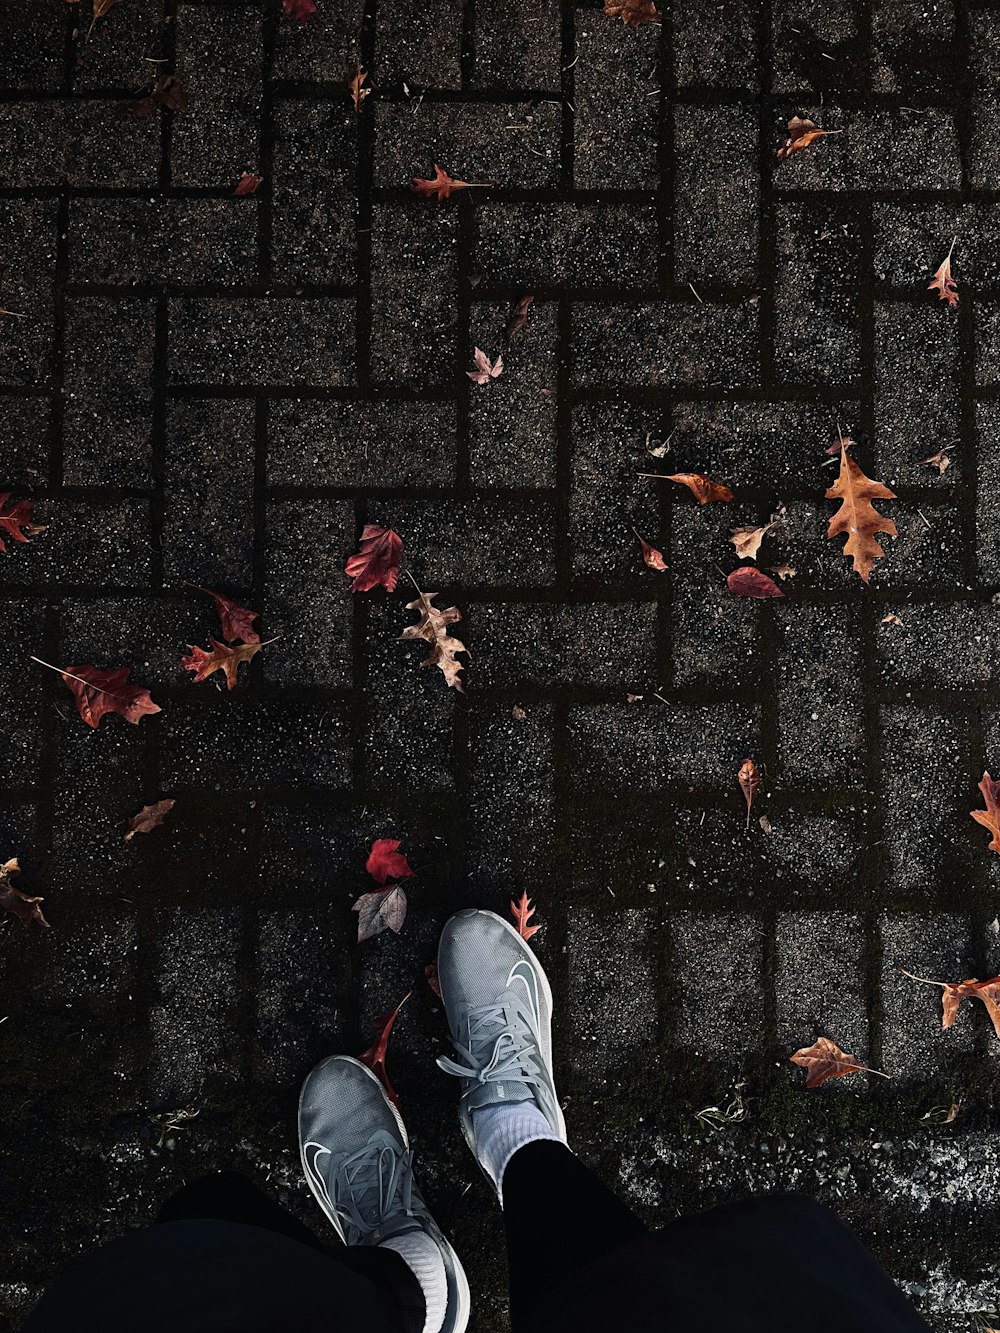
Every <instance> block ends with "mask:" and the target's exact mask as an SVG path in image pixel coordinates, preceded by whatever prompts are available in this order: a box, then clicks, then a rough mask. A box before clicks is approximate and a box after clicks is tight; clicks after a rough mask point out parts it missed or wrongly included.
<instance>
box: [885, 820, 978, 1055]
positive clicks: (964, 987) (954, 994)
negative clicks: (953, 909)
mask: <svg viewBox="0 0 1000 1333" xmlns="http://www.w3.org/2000/svg"><path fill="white" fill-rule="evenodd" d="M992 845H993V844H992V843H991V844H990V846H991V847H992ZM899 970H900V972H902V974H903V976H904V977H909V978H910V980H911V981H921V982H923V984H924V985H925V986H940V987H941V1026H942V1028H950V1027H951V1026H952V1025H953V1024H954V1022H955V1019H956V1017H957V1016H958V1007H959V1005H960V1004H961V1003H962V1001H963V1000H964V999H967V998H968V999H973V1000H982V1002H983V1004H984V1005H985V1006H986V1012H987V1013H988V1014H989V1016H990V1021H991V1022H992V1024H993V1030H994V1032H996V1034H997V1036H998V1037H1000V977H991V978H990V979H989V981H977V980H976V978H975V977H970V978H969V979H968V981H932V980H931V979H930V977H918V976H916V974H915V973H913V972H907V970H906V968H905V967H901V968H900V969H899Z"/></svg>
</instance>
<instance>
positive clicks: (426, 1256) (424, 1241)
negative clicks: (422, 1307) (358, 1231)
mask: <svg viewBox="0 0 1000 1333" xmlns="http://www.w3.org/2000/svg"><path fill="white" fill-rule="evenodd" d="M381 1248H382V1249H383V1250H395V1251H396V1253H397V1254H399V1255H401V1256H402V1257H403V1259H404V1260H405V1261H406V1266H407V1268H409V1270H410V1271H411V1272H412V1274H413V1276H414V1277H415V1278H416V1279H417V1281H418V1282H419V1283H420V1290H421V1291H422V1292H423V1293H424V1301H425V1303H426V1305H427V1318H426V1319H425V1320H424V1333H440V1329H441V1325H442V1324H443V1323H444V1317H445V1314H446V1313H447V1311H448V1278H447V1276H446V1275H445V1271H444V1260H443V1259H442V1257H441V1251H440V1250H439V1249H438V1247H437V1244H436V1243H435V1241H434V1240H432V1239H431V1237H430V1236H428V1234H427V1232H426V1231H405V1232H404V1233H403V1234H402V1235H401V1236H393V1237H392V1239H391V1240H384V1241H383V1242H382V1246H381Z"/></svg>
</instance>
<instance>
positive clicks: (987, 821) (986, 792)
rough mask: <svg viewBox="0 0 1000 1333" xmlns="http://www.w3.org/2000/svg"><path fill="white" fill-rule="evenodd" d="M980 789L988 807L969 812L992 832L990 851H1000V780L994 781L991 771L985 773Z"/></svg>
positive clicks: (977, 821) (978, 822)
mask: <svg viewBox="0 0 1000 1333" xmlns="http://www.w3.org/2000/svg"><path fill="white" fill-rule="evenodd" d="M979 790H980V791H981V792H982V793H983V802H984V804H985V806H986V809H985V810H970V811H969V814H970V815H971V816H972V818H973V819H974V820H975V821H976V823H977V824H982V826H983V828H987V829H989V831H990V833H991V834H992V837H991V838H990V842H989V848H990V851H991V852H1000V782H994V781H993V779H992V778H991V777H990V775H989V773H984V774H983V780H982V782H980V784H979Z"/></svg>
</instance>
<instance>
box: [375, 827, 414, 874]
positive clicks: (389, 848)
mask: <svg viewBox="0 0 1000 1333" xmlns="http://www.w3.org/2000/svg"><path fill="white" fill-rule="evenodd" d="M399 847H400V843H399V839H398V838H376V839H375V841H374V842H373V843H372V849H371V851H370V852H369V853H368V860H367V861H366V862H365V869H366V870H367V871H368V873H369V875H371V877H372V879H373V880H374V881H375V883H376V884H385V883H386V881H387V880H390V879H407V878H408V877H409V876H410V875H412V874H413V871H412V870H411V869H410V863H409V861H407V859H406V857H405V856H404V855H403V853H402V852H401V851H400V850H399Z"/></svg>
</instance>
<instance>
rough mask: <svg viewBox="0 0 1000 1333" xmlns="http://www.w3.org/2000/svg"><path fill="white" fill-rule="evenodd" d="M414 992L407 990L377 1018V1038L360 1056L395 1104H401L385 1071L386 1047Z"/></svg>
mask: <svg viewBox="0 0 1000 1333" xmlns="http://www.w3.org/2000/svg"><path fill="white" fill-rule="evenodd" d="M412 994H413V992H412V991H407V992H406V994H405V995H404V996H403V998H402V999H401V1000H400V1002H399V1004H397V1005H396V1007H395V1009H392V1010H390V1011H389V1013H387V1014H383V1015H382V1017H381V1018H376V1020H375V1040H374V1041H373V1042H372V1044H371V1045H370V1046H369V1047H368V1049H367V1051H364V1052H362V1054H361V1055H359V1056H358V1059H359V1060H360V1061H361V1063H362V1064H363V1065H367V1066H368V1068H369V1069H370V1070H371V1071H372V1073H373V1074H374V1075H375V1077H376V1078H377V1079H378V1081H379V1082H380V1083H381V1084H382V1086H383V1088H385V1092H386V1096H387V1097H388V1098H389V1100H390V1101H391V1102H392V1104H393V1106H398V1105H399V1098H398V1097H397V1096H396V1093H395V1091H394V1089H393V1086H392V1084H391V1083H390V1082H389V1076H388V1074H387V1073H386V1071H385V1052H386V1047H387V1046H388V1045H389V1037H390V1035H391V1033H392V1025H393V1024H394V1023H395V1021H396V1019H397V1017H398V1016H399V1011H400V1009H402V1007H403V1005H404V1004H405V1003H406V1001H407V1000H408V999H409V998H410V996H411V995H412Z"/></svg>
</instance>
